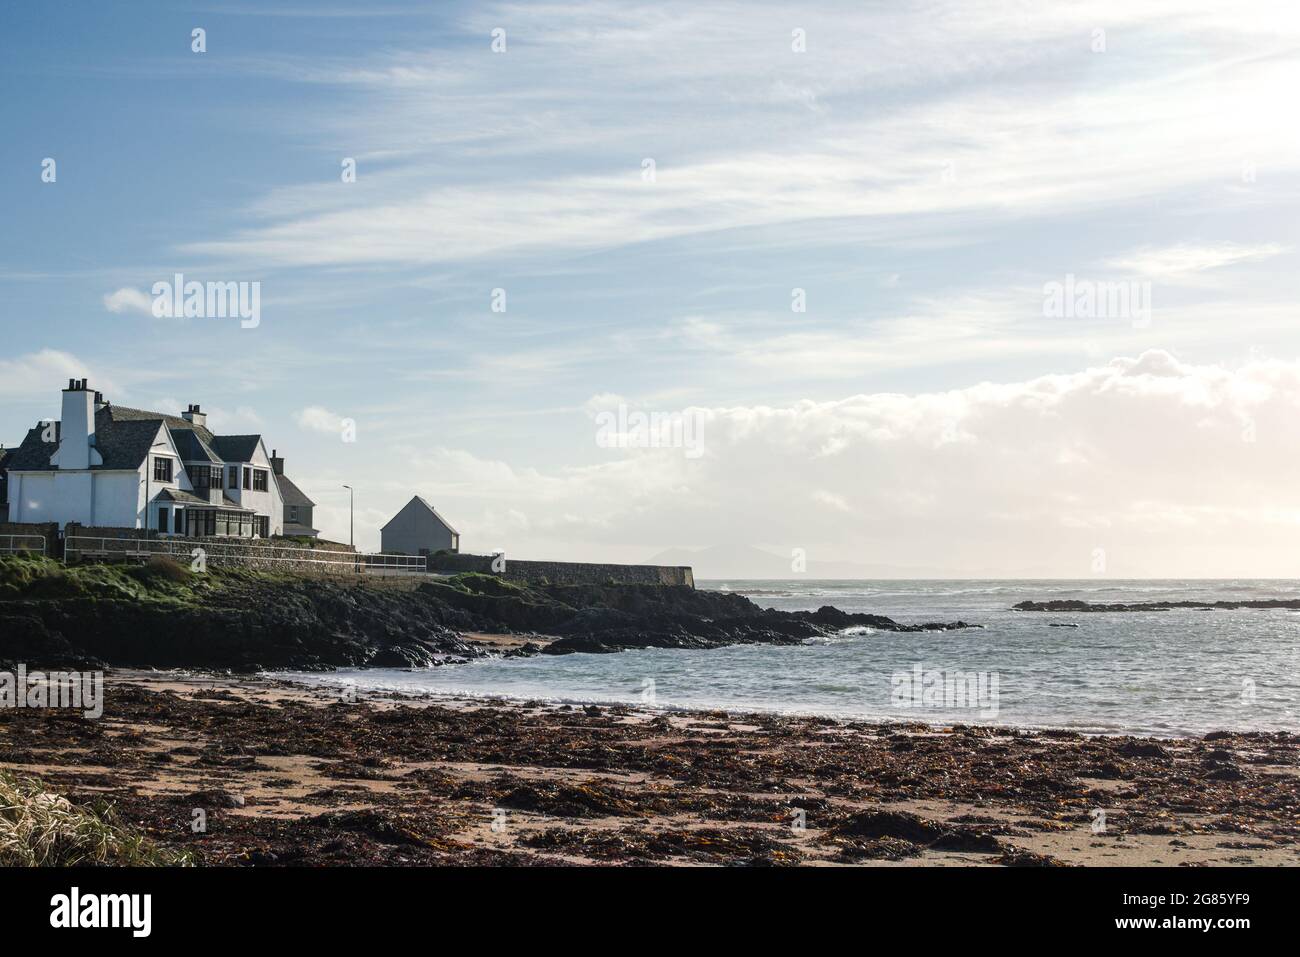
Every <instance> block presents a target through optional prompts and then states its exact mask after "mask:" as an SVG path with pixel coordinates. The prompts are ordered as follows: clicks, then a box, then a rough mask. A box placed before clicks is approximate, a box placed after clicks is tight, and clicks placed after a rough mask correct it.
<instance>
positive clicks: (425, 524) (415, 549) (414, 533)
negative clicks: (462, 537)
mask: <svg viewBox="0 0 1300 957" xmlns="http://www.w3.org/2000/svg"><path fill="white" fill-rule="evenodd" d="M379 537H380V542H381V544H380V547H379V550H380V551H382V552H385V553H387V554H390V555H418V554H420V549H422V548H427V549H428V550H429V551H430V552H435V551H438V550H439V549H451V548H452V547H453V538H452V531H451V529H449V528H448V527H447V526H446V525H444V524H443V523H442V522H440V521H438V517H437V516H436V515H434V514H433V513H432V512H430V511H429V510H428V509H427V508H425V507H424V506H423V505H421V504H420V503H419V502H409V503H408V504H407V506H406V508H404V509H402V510H401V511H400V512H398V513H397V514H396V515H395V516H393V520H392V521H391V522H389V523H388V524H387V525H385V526H384V528H383V529H382V530H381V531H380V533H379Z"/></svg>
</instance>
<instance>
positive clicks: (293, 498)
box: [275, 475, 316, 508]
mask: <svg viewBox="0 0 1300 957" xmlns="http://www.w3.org/2000/svg"><path fill="white" fill-rule="evenodd" d="M275 481H276V484H277V485H279V486H280V497H281V498H282V499H284V507H285V508H288V507H289V506H290V505H297V506H298V507H299V508H311V507H313V506H314V505H315V504H316V503H315V502H313V501H312V500H311V499H309V498H308V497H307V496H306V495H304V494H303V491H302V489H300V488H299V487H298V486H296V485H294V484H293V482H292V481H290V479H289V477H288V476H287V475H277V476H276V477H275Z"/></svg>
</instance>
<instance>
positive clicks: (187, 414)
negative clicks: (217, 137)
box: [181, 405, 208, 428]
mask: <svg viewBox="0 0 1300 957" xmlns="http://www.w3.org/2000/svg"><path fill="white" fill-rule="evenodd" d="M181 418H182V419H184V420H185V421H186V422H188V423H190V424H191V425H197V426H200V427H202V428H207V425H208V414H207V413H206V412H204V411H203V410H202V409H200V408H199V407H198V406H197V405H191V406H190V407H189V408H187V409H186V410H185V411H184V412H182V413H181Z"/></svg>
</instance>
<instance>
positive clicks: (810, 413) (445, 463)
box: [393, 350, 1300, 577]
mask: <svg viewBox="0 0 1300 957" xmlns="http://www.w3.org/2000/svg"><path fill="white" fill-rule="evenodd" d="M1297 410H1300V361H1286V362H1284V361H1272V360H1269V361H1264V360H1261V361H1256V362H1251V363H1248V364H1245V365H1243V366H1241V367H1239V368H1229V367H1225V366H1219V365H1191V364H1187V363H1184V362H1180V361H1179V360H1178V359H1176V358H1175V357H1174V356H1172V355H1170V354H1169V353H1166V352H1161V351H1158V350H1153V351H1149V352H1146V353H1143V354H1142V355H1140V356H1138V357H1136V358H1120V359H1114V360H1112V361H1110V362H1107V363H1104V364H1102V365H1099V366H1096V367H1093V368H1089V369H1085V370H1082V371H1078V372H1072V373H1064V374H1052V375H1044V376H1040V377H1037V378H1032V379H1028V380H1024V381H1018V382H1008V383H983V384H980V385H977V386H972V387H970V388H966V389H958V390H951V391H947V392H931V393H917V394H893V393H874V394H863V395H855V396H851V397H848V398H844V399H840V400H836V401H827V402H815V401H804V402H798V403H794V404H792V405H787V406H779V407H772V406H736V407H729V408H713V409H709V410H707V411H706V412H705V413H704V414H705V416H706V421H705V427H704V430H703V437H704V442H705V445H706V454H705V456H703V457H702V458H699V459H694V460H692V459H687V458H686V457H684V456H683V455H682V454H681V451H680V450H672V449H660V450H655V449H644V450H633V451H628V450H613V449H610V450H602V451H603V452H604V453H605V454H604V455H603V457H602V460H600V461H598V462H597V463H596V464H593V465H586V466H574V467H570V468H565V469H559V470H550V471H542V470H537V469H531V468H521V467H519V466H516V465H512V464H510V463H508V462H506V461H503V460H491V459H484V458H481V457H479V456H476V455H473V454H471V453H469V452H465V451H463V450H450V449H436V450H434V451H433V452H430V453H425V454H420V455H417V456H415V457H414V458H413V459H412V460H411V462H410V463H409V465H408V468H407V471H408V472H409V474H411V475H417V476H420V477H421V478H422V480H423V481H425V483H426V484H427V485H428V486H429V487H428V488H426V489H425V490H424V491H425V492H426V493H427V497H430V498H431V500H436V501H438V502H439V509H440V510H444V511H445V513H446V514H447V515H448V516H449V517H450V518H451V520H452V521H453V522H455V523H456V524H457V525H458V527H459V528H460V530H461V532H462V533H463V534H464V535H465V547H466V548H467V549H487V548H489V547H496V546H503V547H507V548H508V549H510V550H511V552H512V553H513V554H516V555H520V556H523V555H524V554H527V555H528V557H544V556H548V555H557V554H560V555H566V556H569V557H573V556H576V555H583V556H586V557H591V556H596V555H603V556H609V555H611V554H616V553H617V554H622V553H623V552H619V551H618V550H619V549H623V550H626V549H628V548H630V547H636V548H639V549H640V554H642V555H643V556H648V555H650V554H653V553H654V552H655V551H657V550H658V549H660V548H665V547H672V546H682V547H699V546H709V545H715V544H753V545H766V546H769V547H771V548H773V549H774V550H776V551H778V552H787V551H788V549H789V548H791V547H796V546H797V547H802V548H806V549H807V551H808V555H809V558H810V560H817V561H823V560H825V561H868V562H870V563H873V564H880V563H891V562H892V563H896V564H897V565H898V566H900V567H905V566H909V565H910V566H922V565H924V566H930V567H933V566H936V565H937V566H943V567H949V568H953V569H954V570H956V571H958V572H960V573H963V574H969V575H999V574H1006V575H1021V574H1024V575H1031V574H1036V575H1047V576H1061V577H1071V576H1074V577H1088V576H1089V575H1090V574H1091V556H1092V552H1093V549H1095V548H1103V549H1105V550H1106V553H1107V562H1108V568H1109V572H1110V574H1112V575H1119V576H1122V575H1125V574H1131V575H1136V576H1141V575H1150V574H1162V575H1206V576H1219V575H1267V574H1273V575H1293V574H1294V573H1295V568H1296V564H1295V558H1294V539H1295V537H1296V535H1297V534H1300V489H1298V487H1297V485H1296V483H1295V482H1294V476H1295V475H1296V474H1300V430H1297V429H1296V428H1295V427H1294V420H1295V417H1296V414H1297ZM954 436H957V437H958V438H957V439H954ZM828 449H830V450H832V452H833V454H827V451H828ZM398 497H400V493H398V492H396V491H395V492H394V493H393V498H394V502H395V503H396V504H400V503H397V502H396V499H397V498H398Z"/></svg>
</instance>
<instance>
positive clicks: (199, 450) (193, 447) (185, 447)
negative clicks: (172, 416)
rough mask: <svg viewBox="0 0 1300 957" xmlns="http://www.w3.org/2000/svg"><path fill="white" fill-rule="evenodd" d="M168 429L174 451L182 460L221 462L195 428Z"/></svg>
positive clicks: (219, 463) (216, 463)
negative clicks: (174, 446)
mask: <svg viewBox="0 0 1300 957" xmlns="http://www.w3.org/2000/svg"><path fill="white" fill-rule="evenodd" d="M169 431H170V432H171V434H172V440H173V441H174V442H175V443H176V451H177V452H179V453H180V457H181V461H182V462H210V463H211V464H213V465H221V464H222V463H221V459H220V458H219V457H218V456H217V454H216V453H215V452H213V451H212V449H211V448H210V447H209V446H208V443H207V442H204V441H203V439H202V438H201V437H200V436H199V433H198V431H197V430H195V429H192V428H184V429H178V428H169ZM204 431H205V432H206V431H207V430H206V429H205V430H204Z"/></svg>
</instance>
